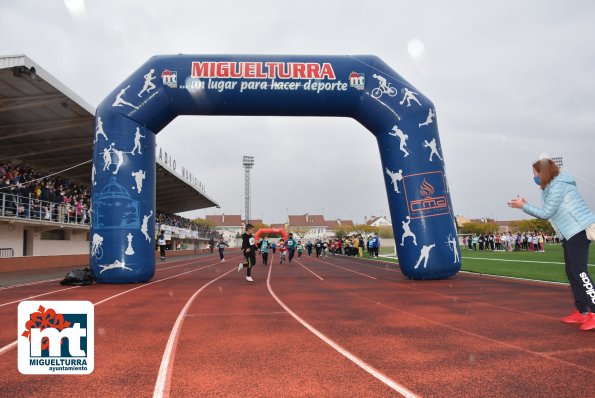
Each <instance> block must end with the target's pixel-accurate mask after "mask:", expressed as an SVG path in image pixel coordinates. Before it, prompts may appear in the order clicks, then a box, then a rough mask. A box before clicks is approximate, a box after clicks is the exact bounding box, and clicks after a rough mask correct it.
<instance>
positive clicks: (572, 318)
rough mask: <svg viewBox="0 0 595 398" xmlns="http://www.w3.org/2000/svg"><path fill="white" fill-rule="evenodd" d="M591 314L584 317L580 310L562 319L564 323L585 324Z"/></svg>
mask: <svg viewBox="0 0 595 398" xmlns="http://www.w3.org/2000/svg"><path fill="white" fill-rule="evenodd" d="M589 315H590V314H587V315H583V314H581V313H580V312H578V310H575V311H574V312H573V313H572V314H570V315H568V316H566V317H564V318H562V322H564V323H581V324H582V323H584V322H585V321H586V320H587V317H588V316H589Z"/></svg>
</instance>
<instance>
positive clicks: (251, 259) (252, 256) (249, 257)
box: [244, 250, 256, 276]
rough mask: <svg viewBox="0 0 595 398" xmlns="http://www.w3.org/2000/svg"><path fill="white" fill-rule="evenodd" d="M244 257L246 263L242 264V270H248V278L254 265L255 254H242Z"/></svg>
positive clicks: (252, 252)
mask: <svg viewBox="0 0 595 398" xmlns="http://www.w3.org/2000/svg"><path fill="white" fill-rule="evenodd" d="M244 257H246V262H245V263H244V268H248V272H247V273H246V275H247V276H250V273H251V271H252V267H253V266H254V264H256V253H254V251H252V250H251V251H250V253H244Z"/></svg>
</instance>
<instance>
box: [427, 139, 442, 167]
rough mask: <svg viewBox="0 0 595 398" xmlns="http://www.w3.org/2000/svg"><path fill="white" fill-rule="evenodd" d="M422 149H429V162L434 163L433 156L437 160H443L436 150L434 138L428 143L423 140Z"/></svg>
mask: <svg viewBox="0 0 595 398" xmlns="http://www.w3.org/2000/svg"><path fill="white" fill-rule="evenodd" d="M424 147H425V148H430V150H431V151H432V152H430V162H433V161H434V159H433V158H434V155H436V156H438V159H440V160H443V159H442V157H441V156H440V154H439V153H438V149H437V148H436V138H432V141H430V142H428V141H427V140H424Z"/></svg>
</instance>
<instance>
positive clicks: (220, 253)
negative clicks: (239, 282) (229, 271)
mask: <svg viewBox="0 0 595 398" xmlns="http://www.w3.org/2000/svg"><path fill="white" fill-rule="evenodd" d="M225 246H227V247H229V245H228V244H227V243H225V242H224V241H223V237H221V238H220V239H219V243H217V248H218V249H219V258H220V259H221V262H222V263H224V262H225V256H224V255H223V250H225Z"/></svg>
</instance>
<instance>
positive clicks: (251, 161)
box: [242, 156, 254, 223]
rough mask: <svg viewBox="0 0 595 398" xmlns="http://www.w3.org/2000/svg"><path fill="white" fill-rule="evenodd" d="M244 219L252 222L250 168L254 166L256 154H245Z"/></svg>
mask: <svg viewBox="0 0 595 398" xmlns="http://www.w3.org/2000/svg"><path fill="white" fill-rule="evenodd" d="M242 164H243V165H244V211H245V214H244V219H245V220H246V223H248V222H250V169H252V167H253V166H254V156H244V160H243V162H242Z"/></svg>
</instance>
